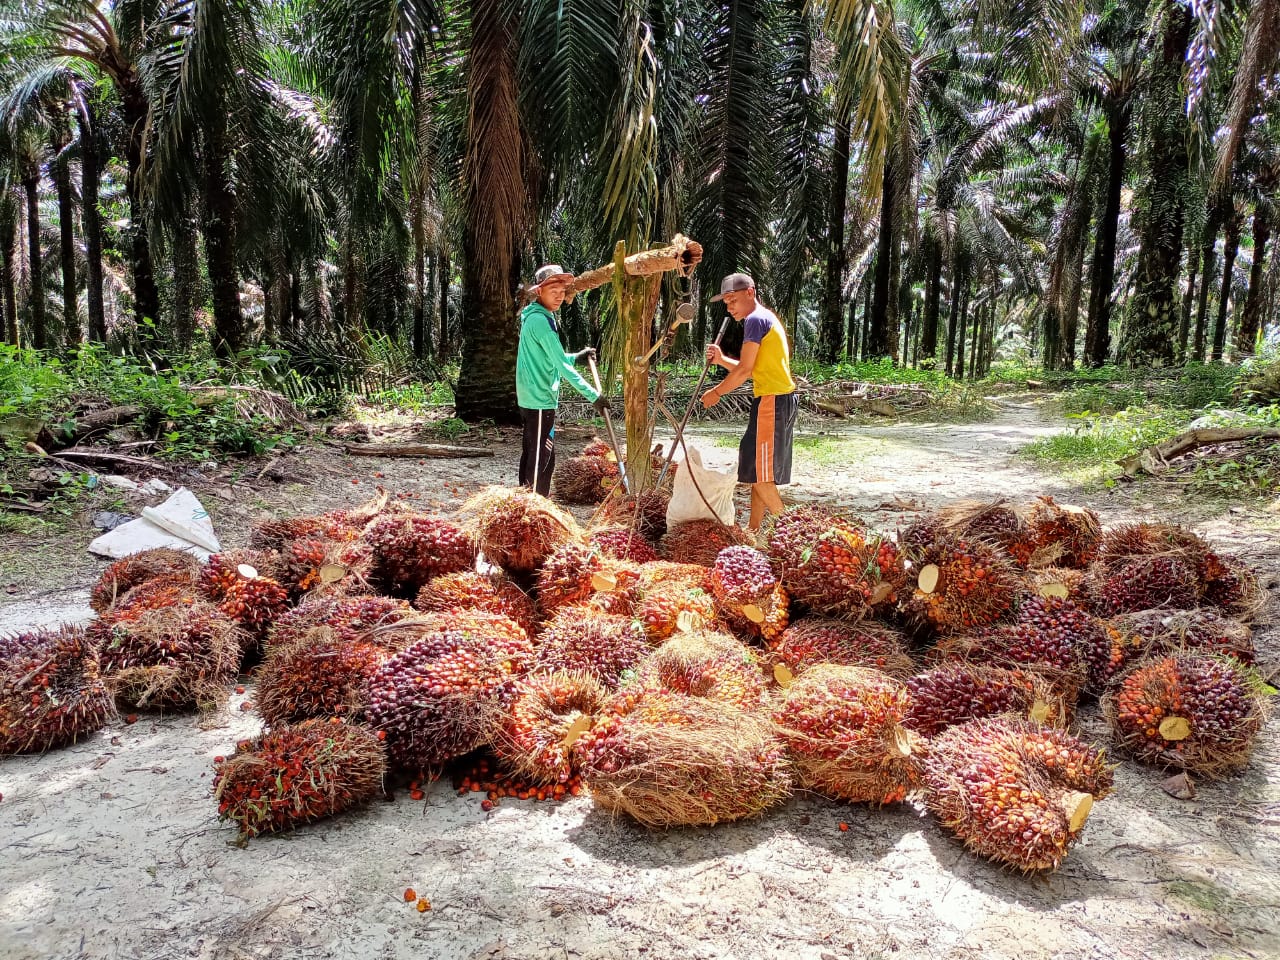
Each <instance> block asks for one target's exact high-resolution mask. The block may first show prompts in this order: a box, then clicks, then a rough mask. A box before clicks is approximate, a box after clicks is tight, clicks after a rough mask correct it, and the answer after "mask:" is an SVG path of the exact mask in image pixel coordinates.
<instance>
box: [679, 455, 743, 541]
mask: <svg viewBox="0 0 1280 960" xmlns="http://www.w3.org/2000/svg"><path fill="white" fill-rule="evenodd" d="M695 483H696V486H695ZM737 483H738V471H737V470H736V469H734V468H732V467H731V468H729V470H727V471H723V472H722V471H720V470H712V469H710V468H709V467H704V466H703V465H702V454H700V453H699V452H698V448H697V447H694V446H689V445H688V444H686V445H685V459H684V463H682V464H681V466H680V469H679V470H677V471H676V482H675V489H674V490H673V491H672V493H671V503H670V504H669V505H668V506H667V526H668V527H671V526H673V525H674V524H677V523H686V522H688V521H689V520H710V519H716V520H719V521H720V522H721V523H725V524H732V523H733V519H734V516H733V488H734V487H735V486H736V485H737ZM699 490H701V491H702V492H701V495H699V492H698V491H699ZM704 498H705V500H706V502H705V503H704V502H703V500H704ZM708 506H710V508H711V509H710V510H708V509H707V507H708Z"/></svg>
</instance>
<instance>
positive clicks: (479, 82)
mask: <svg viewBox="0 0 1280 960" xmlns="http://www.w3.org/2000/svg"><path fill="white" fill-rule="evenodd" d="M515 53H516V51H515V40H514V29H513V24H512V23H511V21H510V20H509V19H508V17H507V14H506V13H505V11H504V7H503V3H502V0H475V2H474V3H473V4H472V19H471V50H470V57H469V60H468V65H469V76H468V78H467V101H468V107H469V109H468V111H467V113H468V118H469V121H468V122H469V125H470V128H471V129H470V130H469V131H468V135H467V157H466V161H465V171H466V172H465V180H466V188H465V189H466V194H465V199H464V205H465V225H464V229H463V250H462V314H463V330H464V337H463V344H462V369H461V372H460V373H459V376H458V387H457V396H456V398H455V399H456V404H455V406H456V410H457V415H458V416H459V417H460V418H461V419H463V420H486V419H491V420H495V421H497V422H500V423H514V422H516V421H517V418H518V412H517V407H516V394H515V366H516V345H517V339H518V333H519V331H518V329H517V326H516V310H515V291H516V282H517V278H518V276H519V273H518V270H519V249H520V243H521V241H522V240H523V238H524V235H525V230H526V226H527V222H526V221H527V215H526V210H527V207H528V193H527V189H526V187H525V184H524V167H525V157H524V134H523V131H522V130H521V128H520V109H519V103H518V99H519V98H518V93H517V87H516V58H515Z"/></svg>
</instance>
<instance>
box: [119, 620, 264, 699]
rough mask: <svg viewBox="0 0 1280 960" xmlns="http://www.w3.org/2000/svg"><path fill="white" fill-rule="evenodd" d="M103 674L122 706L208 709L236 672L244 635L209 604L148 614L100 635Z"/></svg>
mask: <svg viewBox="0 0 1280 960" xmlns="http://www.w3.org/2000/svg"><path fill="white" fill-rule="evenodd" d="M98 635H99V637H100V640H99V643H100V646H99V651H100V656H101V661H102V674H103V677H104V679H105V680H106V683H107V687H108V689H109V690H110V691H111V692H112V694H113V695H114V696H115V698H116V700H117V701H118V702H119V703H120V704H121V705H122V706H126V707H130V708H137V709H143V710H191V709H199V710H207V709H211V708H213V707H216V706H217V705H218V704H219V703H221V702H222V701H223V700H224V699H225V697H226V696H227V693H228V686H229V685H230V684H231V682H232V681H233V680H235V677H236V674H237V672H239V669H240V659H241V650H242V647H243V642H244V641H243V631H242V630H241V629H240V628H238V627H237V625H236V624H235V623H234V622H233V621H232V620H231V618H229V617H228V616H227V615H226V614H224V613H222V612H221V611H220V610H219V609H218V608H217V607H215V606H214V605H213V604H210V603H203V602H201V603H195V604H192V605H190V606H175V607H163V608H160V609H157V610H148V611H146V612H145V613H142V614H140V615H139V616H137V617H134V618H131V619H128V620H116V621H112V622H109V623H105V624H104V625H103V629H102V630H101V631H99V634H98Z"/></svg>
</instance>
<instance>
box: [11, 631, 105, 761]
mask: <svg viewBox="0 0 1280 960" xmlns="http://www.w3.org/2000/svg"><path fill="white" fill-rule="evenodd" d="M114 716H115V707H114V706H113V705H112V702H111V695H110V694H109V693H108V691H107V689H106V686H105V685H104V684H103V681H102V676H101V671H100V668H99V662H98V652H97V650H96V649H95V646H94V644H93V643H92V641H91V640H90V638H89V637H88V635H87V634H86V633H85V631H84V630H83V629H82V628H80V627H73V626H64V627H60V628H59V629H57V630H52V631H48V630H35V631H29V632H25V633H19V634H14V635H11V636H6V637H0V756H5V755H7V754H11V753H43V752H44V751H46V750H52V749H54V748H56V747H62V746H65V745H67V744H70V743H75V742H76V741H77V740H80V739H83V738H84V737H87V736H89V735H90V734H92V733H94V732H95V731H97V730H100V729H101V728H102V727H103V726H105V725H106V724H107V723H108V722H109V721H110V720H111V719H112V718H113V717H114Z"/></svg>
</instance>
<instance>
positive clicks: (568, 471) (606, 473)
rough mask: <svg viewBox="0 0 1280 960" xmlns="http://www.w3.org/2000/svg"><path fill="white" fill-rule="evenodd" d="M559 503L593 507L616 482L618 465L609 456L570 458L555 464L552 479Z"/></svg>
mask: <svg viewBox="0 0 1280 960" xmlns="http://www.w3.org/2000/svg"><path fill="white" fill-rule="evenodd" d="M552 480H553V482H554V483H555V491H556V498H557V499H558V500H560V501H561V502H562V503H585V504H596V503H600V502H601V501H602V500H604V498H605V497H607V496H608V495H609V491H610V490H612V489H613V488H614V486H616V485H617V483H618V464H617V463H616V462H614V460H613V454H612V453H610V455H609V456H608V457H588V456H581V457H570V458H569V459H567V460H562V461H560V462H559V463H557V464H556V472H555V475H554V476H553V477H552Z"/></svg>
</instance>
